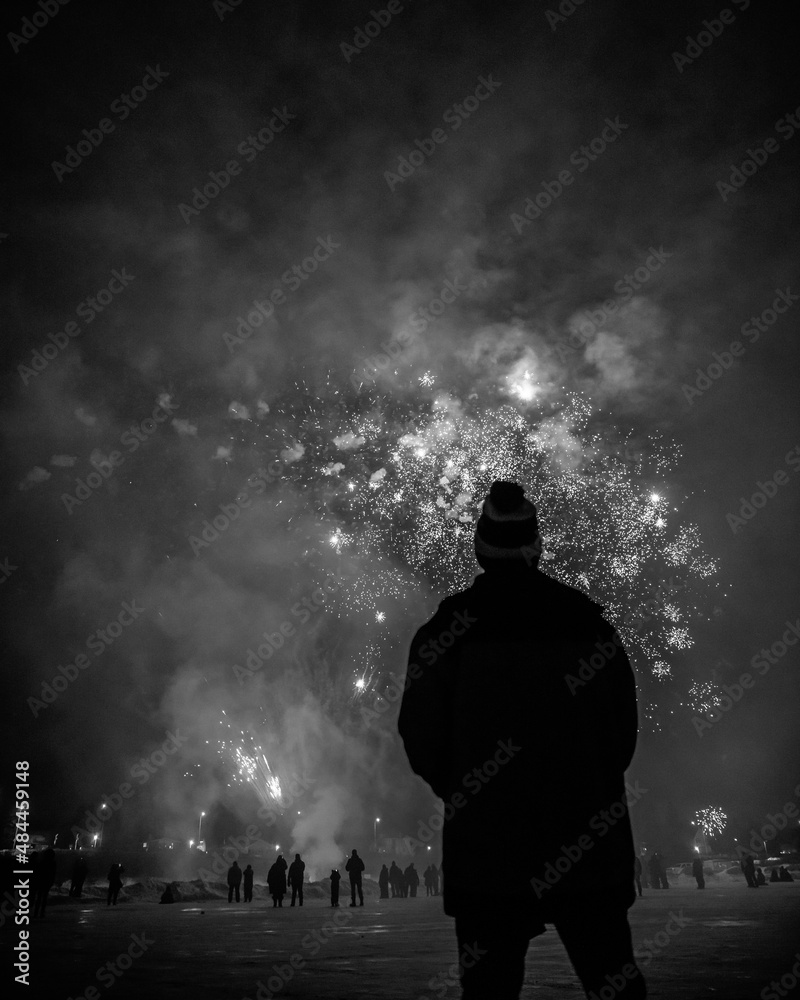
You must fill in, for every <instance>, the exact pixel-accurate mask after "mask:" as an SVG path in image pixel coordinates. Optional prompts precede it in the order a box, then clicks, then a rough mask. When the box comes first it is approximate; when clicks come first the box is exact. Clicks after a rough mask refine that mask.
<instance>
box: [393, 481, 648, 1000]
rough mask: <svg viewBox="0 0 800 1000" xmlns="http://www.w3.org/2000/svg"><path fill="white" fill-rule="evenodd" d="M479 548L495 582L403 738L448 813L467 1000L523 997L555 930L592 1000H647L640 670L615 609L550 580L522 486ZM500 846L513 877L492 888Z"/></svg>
mask: <svg viewBox="0 0 800 1000" xmlns="http://www.w3.org/2000/svg"><path fill="white" fill-rule="evenodd" d="M475 548H476V554H477V558H478V562H479V563H480V565H481V566H482V567H483V568H484V570H485V572H484V573H483V575H481V576H478V577H477V578H476V580H475V581H474V583H473V584H472V586H471V587H470V588H469V589H467V590H465V591H463V592H462V593H459V594H455V595H453V596H452V597H449V598H447V599H446V600H444V601H443V602H442V603H441V604H440V606H439V609H438V611H437V612H436V614H435V615H434V617H433V618H432V619H431V620H430V621H429V622H428V623H427V624H425V625H423V627H422V628H421V629H420V630H419V631H418V632H417V634H416V636H415V637H414V640H413V642H412V646H411V651H410V657H409V667H408V675H407V677H406V685H405V693H404V695H403V701H402V706H401V710H400V716H399V722H398V725H399V730H400V734H401V736H402V738H403V741H404V743H405V748H406V753H407V754H408V759H409V762H410V764H411V767H412V769H413V770H414V771H415V772H416V773H417V774H419V775H421V776H422V778H424V779H425V781H427V782H428V784H429V785H430V786H431V788H432V789H433V791H434V792H435V793H436V795H438V796H439V797H440V798H441V799H443V800H444V817H445V821H444V829H443V848H442V849H443V859H444V860H443V866H444V870H445V871H446V873H447V877H446V879H445V880H444V908H445V912H446V913H447V914H449V915H450V916H453V917H455V923H456V936H457V938H458V946H459V963H460V967H461V973H460V974H461V984H462V987H463V991H464V992H463V996H464V998H465V1000H473V998H481V1000H483V998H487V997H490V998H492V1000H507V998H516V997H518V996H519V994H520V990H521V987H522V981H523V977H524V973H525V954H526V952H527V949H528V944H529V941H530V939H531V938H533V937H536V936H538V935H539V934H542V933H544V931H545V924H546V923H552V924H554V925H555V927H556V930H557V932H558V934H559V936H560V937H561V940H562V941H563V943H564V945H565V947H566V950H567V953H568V955H569V957H570V959H571V961H572V964H573V965H574V967H575V971H576V973H577V974H578V976H579V977H580V980H581V982H582V984H583V988H584V990H585V991H586V992H587V994H589V993H591V992H592V991H594V993H595V994H597V995H600V996H606V995H608V993H609V990H611V992H613V994H614V996H615V998H618V1000H640V998H642V997H644V996H645V985H644V979H643V977H642V975H641V972H640V971H639V969H638V968H637V967H636V962H635V959H634V957H633V946H632V942H631V932H630V927H629V925H628V912H627V911H628V909H629V907H630V906H631V905H632V904H633V902H634V899H635V898H636V897H635V891H634V887H633V880H632V879H631V872H632V871H633V858H634V850H633V838H632V835H631V827H630V821H629V818H628V798H629V797H630V796H631V795H635V794H636V789H635V788H632V789H631V790H626V785H625V780H624V776H625V770H626V768H627V767H628V766H629V764H630V762H631V758H632V756H633V752H634V748H635V746H636V735H637V712H636V685H635V681H634V676H633V671H632V670H631V667H630V664H629V662H628V658H627V656H626V655H625V651H624V649H623V647H622V643H621V640H620V639H619V636H618V635H617V634H616V632H615V631H614V629H613V628H612V627H611V625H609V624H608V622H606V621H605V619H604V618H603V617H602V610H603V609H602V608H601V607H599V606H598V605H596V604H594V603H593V602H592V601H590V600H589V599H588V598H587V597H585V596H584V595H583V594H581V593H579V592H578V591H576V590H573V589H572V588H570V587H567V586H565V585H564V584H561V583H558V582H556V581H555V580H553V579H551V578H550V577H548V576H545V575H544V574H542V573H539V571H538V569H537V563H538V558H539V555H540V552H541V538H540V536H539V531H538V525H537V518H536V511H535V509H534V507H533V505H532V504H531V503H530V502H529V501H527V500H525V499H524V494H523V491H522V489H521V488H520V487H519V486H517V485H516V484H513V483H503V482H495V483H494V484H493V485H492V489H491V492H490V494H489V497H488V498H487V499H486V501H485V503H484V505H483V511H482V514H481V517H480V519H479V521H478V524H477V531H476V539H475ZM634 801H635V799H634ZM488 845H499V846H501V848H502V852H503V855H504V857H507V858H511V859H513V860H514V863H513V864H512V865H509V866H508V867H507V869H506V870H505V871H504V873H503V877H502V878H491V879H486V880H482V881H476V879H475V877H474V865H475V861H476V859H478V858H480V857H481V856H483V855H485V853H486V850H487V846H488Z"/></svg>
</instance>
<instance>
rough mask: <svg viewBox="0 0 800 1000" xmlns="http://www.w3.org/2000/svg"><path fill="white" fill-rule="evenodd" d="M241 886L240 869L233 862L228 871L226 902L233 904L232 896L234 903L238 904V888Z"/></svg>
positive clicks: (236, 862)
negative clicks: (234, 899)
mask: <svg viewBox="0 0 800 1000" xmlns="http://www.w3.org/2000/svg"><path fill="white" fill-rule="evenodd" d="M241 884H242V869H241V868H240V867H239V862H238V861H234V862H233V864H232V865H231V866H230V868H229V869H228V902H229V903H231V902H233V897H234V895H235V896H236V902H237V903H238V902H239V886H240V885H241Z"/></svg>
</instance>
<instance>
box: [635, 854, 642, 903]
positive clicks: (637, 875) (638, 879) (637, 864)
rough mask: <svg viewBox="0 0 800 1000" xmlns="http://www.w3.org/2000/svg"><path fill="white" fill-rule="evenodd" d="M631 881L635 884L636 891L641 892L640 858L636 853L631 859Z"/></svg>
mask: <svg viewBox="0 0 800 1000" xmlns="http://www.w3.org/2000/svg"><path fill="white" fill-rule="evenodd" d="M633 881H634V883H635V885H636V892H637V893H638V895H640V896H641V894H642V859H641V858H640V857H639V855H638V854H637V855H636V857H635V858H634V859H633Z"/></svg>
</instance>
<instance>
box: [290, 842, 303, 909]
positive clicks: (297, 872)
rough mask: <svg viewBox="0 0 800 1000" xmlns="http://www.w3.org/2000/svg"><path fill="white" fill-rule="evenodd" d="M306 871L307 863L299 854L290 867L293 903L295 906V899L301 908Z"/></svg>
mask: <svg viewBox="0 0 800 1000" xmlns="http://www.w3.org/2000/svg"><path fill="white" fill-rule="evenodd" d="M305 870H306V863H305V861H302V860H301V859H300V855H299V854H295V856H294V861H293V862H292V863H291V864H290V865H289V886H290V887H291V890H292V903H291V905H292V906H294V901H295V897H296V898H297V899H298V902H299V903H300V906H302V905H303V872H305Z"/></svg>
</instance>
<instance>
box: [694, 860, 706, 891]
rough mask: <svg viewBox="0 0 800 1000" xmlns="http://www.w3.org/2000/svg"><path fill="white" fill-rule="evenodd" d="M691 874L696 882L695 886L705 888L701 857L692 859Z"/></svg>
mask: <svg viewBox="0 0 800 1000" xmlns="http://www.w3.org/2000/svg"><path fill="white" fill-rule="evenodd" d="M692 875H693V876H694V879H695V881H696V882H697V888H698V889H705V887H706V880H705V876H704V874H703V859H702V858H695V859H694V861H693V862H692Z"/></svg>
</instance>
